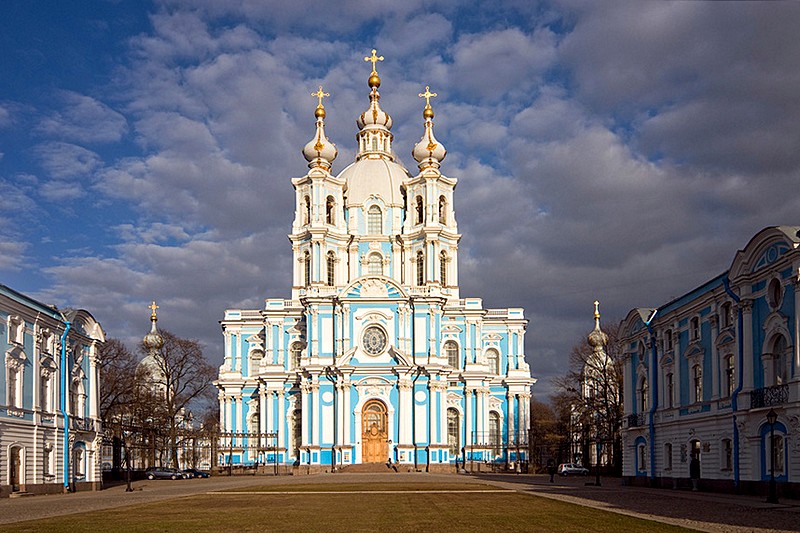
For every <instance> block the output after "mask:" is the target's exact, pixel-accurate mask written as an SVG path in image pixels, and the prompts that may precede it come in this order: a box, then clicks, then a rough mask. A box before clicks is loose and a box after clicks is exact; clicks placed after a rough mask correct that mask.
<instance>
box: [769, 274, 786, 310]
mask: <svg viewBox="0 0 800 533" xmlns="http://www.w3.org/2000/svg"><path fill="white" fill-rule="evenodd" d="M782 301H783V285H781V282H780V281H779V280H778V279H777V278H774V279H773V280H772V281H770V282H769V289H768V291H767V303H769V306H770V308H772V310H773V311H775V310H777V309H778V308H779V307H780V306H781V302H782Z"/></svg>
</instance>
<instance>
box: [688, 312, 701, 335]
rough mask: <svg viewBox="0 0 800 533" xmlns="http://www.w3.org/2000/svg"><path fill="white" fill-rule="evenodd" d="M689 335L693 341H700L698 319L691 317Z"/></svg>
mask: <svg viewBox="0 0 800 533" xmlns="http://www.w3.org/2000/svg"><path fill="white" fill-rule="evenodd" d="M689 334H690V335H691V337H692V340H693V341H696V340H700V319H699V318H698V317H693V318H692V320H691V321H690V326H689Z"/></svg>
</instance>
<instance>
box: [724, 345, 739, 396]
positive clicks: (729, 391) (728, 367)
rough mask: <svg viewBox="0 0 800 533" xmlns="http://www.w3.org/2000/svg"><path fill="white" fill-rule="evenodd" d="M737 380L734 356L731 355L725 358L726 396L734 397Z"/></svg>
mask: <svg viewBox="0 0 800 533" xmlns="http://www.w3.org/2000/svg"><path fill="white" fill-rule="evenodd" d="M735 379H736V371H735V370H734V366H733V356H732V355H729V356H728V357H726V358H725V393H726V396H732V395H733V388H734V385H733V384H734V382H735Z"/></svg>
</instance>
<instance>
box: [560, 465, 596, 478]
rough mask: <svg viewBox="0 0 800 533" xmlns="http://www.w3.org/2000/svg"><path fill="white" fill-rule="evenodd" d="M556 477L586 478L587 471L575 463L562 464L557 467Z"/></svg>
mask: <svg viewBox="0 0 800 533" xmlns="http://www.w3.org/2000/svg"><path fill="white" fill-rule="evenodd" d="M558 475H560V476H588V475H589V470H587V469H586V468H584V467H582V466H581V465H578V464H575V463H563V464H560V465H558Z"/></svg>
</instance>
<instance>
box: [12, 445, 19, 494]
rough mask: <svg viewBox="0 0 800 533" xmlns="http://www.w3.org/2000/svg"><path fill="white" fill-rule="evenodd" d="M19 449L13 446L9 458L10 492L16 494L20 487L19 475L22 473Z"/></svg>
mask: <svg viewBox="0 0 800 533" xmlns="http://www.w3.org/2000/svg"><path fill="white" fill-rule="evenodd" d="M20 450H21V448H19V447H17V446H14V447H12V448H11V450H10V453H11V456H10V457H9V459H10V461H9V468H10V469H11V471H10V472H9V474H10V475H9V477H10V478H11V490H12V491H14V492H16V491H18V490H19V485H20V473H21V471H22V457H21V455H20Z"/></svg>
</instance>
